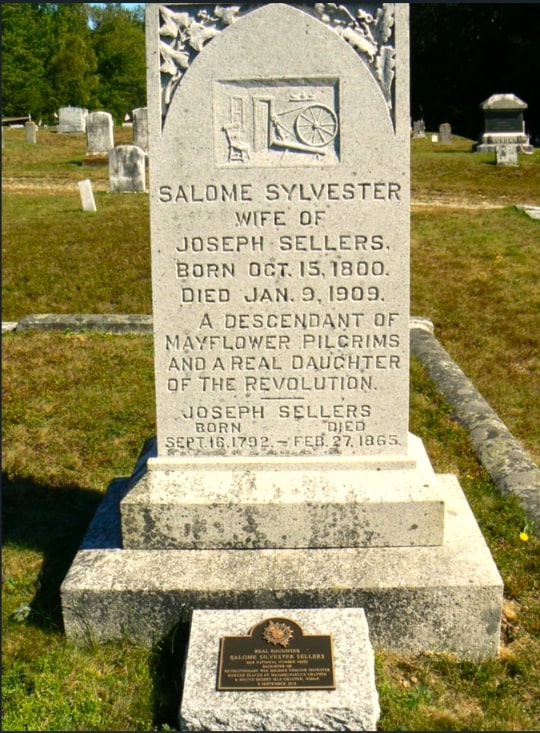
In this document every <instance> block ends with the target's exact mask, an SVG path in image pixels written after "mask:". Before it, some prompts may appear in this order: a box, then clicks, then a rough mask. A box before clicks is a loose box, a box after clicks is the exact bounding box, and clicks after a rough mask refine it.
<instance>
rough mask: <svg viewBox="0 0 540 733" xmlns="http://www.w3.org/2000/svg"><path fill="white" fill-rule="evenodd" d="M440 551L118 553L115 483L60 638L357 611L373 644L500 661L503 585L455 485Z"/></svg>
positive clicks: (81, 561) (89, 540) (102, 637)
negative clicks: (215, 616) (277, 613)
mask: <svg viewBox="0 0 540 733" xmlns="http://www.w3.org/2000/svg"><path fill="white" fill-rule="evenodd" d="M438 478H439V481H440V482H441V487H442V490H443V492H444V497H445V537H444V543H443V544H442V545H440V546H435V547H397V548H395V547H394V548H390V547H382V548H380V547H367V548H338V549H322V548H318V549H282V550H273V549H270V550H252V549H250V550H125V549H122V542H121V529H120V511H119V504H120V501H121V499H122V498H123V496H124V495H125V493H126V491H127V489H128V488H129V480H128V479H125V480H117V481H114V482H113V483H112V484H111V487H110V488H109V490H108V492H107V495H106V497H105V499H104V502H103V504H102V506H101V507H100V509H99V510H98V512H97V514H96V516H95V519H94V521H93V522H92V524H91V526H90V528H89V531H88V533H87V536H86V538H85V540H84V541H83V544H82V546H81V549H80V550H79V552H78V553H77V555H76V557H75V559H74V562H73V564H72V566H71V569H70V571H69V573H68V575H67V576H66V578H65V580H64V582H63V584H62V589H61V593H62V607H63V615H64V625H65V630H66V634H67V636H68V637H69V638H70V639H72V640H76V641H80V642H85V641H88V640H89V639H93V640H95V641H98V642H101V641H106V640H111V639H117V638H121V637H122V636H125V635H127V636H128V637H131V638H133V639H137V640H138V641H140V642H142V643H145V644H148V645H152V644H154V643H156V642H158V641H159V640H160V639H162V638H163V636H164V635H165V634H166V633H167V632H168V631H169V630H170V629H171V628H172V627H173V626H175V624H177V623H178V622H179V621H180V619H181V618H182V617H183V616H185V614H186V611H189V610H191V609H242V608H243V609H257V608H261V609H264V608H299V609H301V608H347V607H356V608H364V609H365V611H366V615H367V618H368V623H369V629H370V637H371V641H372V643H373V644H374V646H375V647H378V648H385V649H388V650H393V651H396V652H407V651H410V652H422V651H428V650H430V651H435V652H454V653H456V654H457V655H458V656H459V657H461V658H463V659H471V660H478V659H484V658H489V657H493V656H496V655H497V653H498V648H499V631H500V622H501V608H502V593H503V584H502V580H501V577H500V575H499V573H498V570H497V568H496V566H495V564H494V562H493V559H492V557H491V554H490V552H489V549H488V547H487V546H486V543H485V541H484V538H483V537H482V534H481V532H480V530H479V528H478V525H477V523H476V520H475V518H474V515H473V514H472V511H471V509H470V507H469V505H468V503H467V500H466V499H465V496H464V494H463V492H462V490H461V488H460V486H459V483H458V481H457V480H456V478H455V477H454V476H451V475H440V476H439V477H438Z"/></svg>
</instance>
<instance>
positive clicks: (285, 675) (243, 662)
mask: <svg viewBox="0 0 540 733" xmlns="http://www.w3.org/2000/svg"><path fill="white" fill-rule="evenodd" d="M335 687H336V684H335V680H334V658H333V651H332V637H331V636H307V635H304V632H303V630H302V628H301V627H300V626H299V625H298V624H297V623H295V622H294V621H290V620H289V619H286V618H269V619H266V620H264V621H261V622H260V623H258V624H256V625H255V626H254V627H253V628H252V629H251V631H250V633H249V636H224V637H223V638H222V639H221V643H220V655H219V670H218V680H217V689H218V690H235V691H238V690H334V689H335Z"/></svg>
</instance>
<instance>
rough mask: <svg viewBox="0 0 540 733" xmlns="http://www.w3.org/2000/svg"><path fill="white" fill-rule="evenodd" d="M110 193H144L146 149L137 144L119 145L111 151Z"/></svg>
mask: <svg viewBox="0 0 540 733" xmlns="http://www.w3.org/2000/svg"><path fill="white" fill-rule="evenodd" d="M109 191H110V193H144V192H145V191H146V166H145V155H144V150H142V149H141V148H138V147H137V146H136V145H117V146H116V147H115V148H113V149H112V150H111V151H110V153H109Z"/></svg>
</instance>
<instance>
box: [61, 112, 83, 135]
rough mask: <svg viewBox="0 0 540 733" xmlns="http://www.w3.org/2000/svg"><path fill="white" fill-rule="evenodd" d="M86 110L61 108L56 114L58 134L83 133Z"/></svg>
mask: <svg viewBox="0 0 540 733" xmlns="http://www.w3.org/2000/svg"><path fill="white" fill-rule="evenodd" d="M87 116H88V110H87V109H83V108H82V107H61V108H60V109H59V114H58V132H59V133H69V132H85V131H86V118H87Z"/></svg>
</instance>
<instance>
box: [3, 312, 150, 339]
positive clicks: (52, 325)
mask: <svg viewBox="0 0 540 733" xmlns="http://www.w3.org/2000/svg"><path fill="white" fill-rule="evenodd" d="M3 330H4V324H2V331H3ZM11 330H15V331H16V332H17V333H20V332H23V331H73V332H79V331H99V332H100V333H111V334H122V333H136V334H149V333H152V316H149V315H142V314H135V315H116V314H104V315H96V314H88V313H82V314H75V315H73V314H61V313H40V314H32V315H28V316H25V317H24V318H22V319H21V320H20V321H18V323H17V324H16V327H15V329H11Z"/></svg>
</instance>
